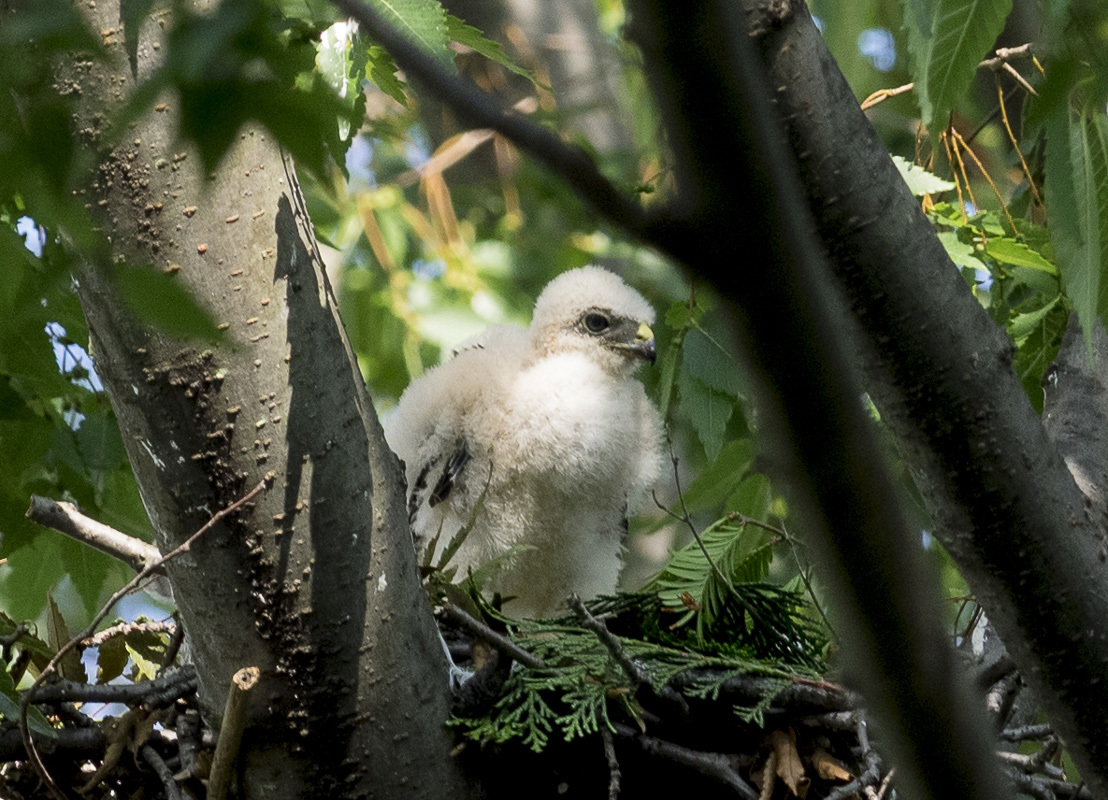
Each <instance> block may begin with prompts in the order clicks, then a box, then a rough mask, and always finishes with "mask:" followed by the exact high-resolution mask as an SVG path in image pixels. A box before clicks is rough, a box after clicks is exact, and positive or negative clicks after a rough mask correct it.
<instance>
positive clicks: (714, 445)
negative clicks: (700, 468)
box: [677, 362, 735, 461]
mask: <svg viewBox="0 0 1108 800" xmlns="http://www.w3.org/2000/svg"><path fill="white" fill-rule="evenodd" d="M677 390H678V393H679V395H680V398H681V410H682V411H683V412H684V414H685V416H686V417H688V419H689V422H690V423H691V424H692V426H693V428H694V429H695V430H696V435H697V437H698V438H699V439H700V443H701V444H702V445H703V446H704V453H705V454H706V455H707V456H708V460H709V461H715V459H716V457H717V456H718V455H719V451H720V448H721V447H723V434H724V431H725V430H726V429H727V422H728V421H729V420H730V419H731V415H732V414H733V413H734V411H735V401H734V399H733V398H731V397H728V396H727V395H725V394H724V393H723V392H719V391H717V390H715V389H713V388H711V387H710V386H708V385H707V384H705V383H704V382H703V381H701V380H699V379H697V378H696V377H695V376H694V375H692V374H691V373H690V372H689V370H688V368H687V366H686V364H685V363H684V362H682V364H681V370H680V375H679V377H678V382H677Z"/></svg>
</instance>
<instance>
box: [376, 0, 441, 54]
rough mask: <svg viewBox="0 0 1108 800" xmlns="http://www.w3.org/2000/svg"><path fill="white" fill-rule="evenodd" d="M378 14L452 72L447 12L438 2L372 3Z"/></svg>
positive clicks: (389, 0)
mask: <svg viewBox="0 0 1108 800" xmlns="http://www.w3.org/2000/svg"><path fill="white" fill-rule="evenodd" d="M370 4H371V5H372V6H374V8H375V9H376V11H377V13H379V14H380V15H381V16H382V17H384V18H385V21H386V22H388V23H389V24H390V25H392V26H393V27H394V28H396V29H397V30H398V31H400V33H401V34H403V35H404V36H405V37H406V38H408V39H409V40H410V41H412V42H415V43H416V44H417V45H419V46H420V47H421V48H422V49H423V50H425V51H426V52H427V54H428V55H430V56H431V57H432V58H434V59H435V60H436V61H437V62H439V65H440V66H443V67H446V68H447V69H449V70H451V71H453V70H455V69H456V67H455V65H454V53H453V51H452V50H451V49H450V46H449V45H450V39H449V37H448V35H447V22H446V17H447V14H446V10H445V9H443V7H442V4H441V3H439V2H438V0H370Z"/></svg>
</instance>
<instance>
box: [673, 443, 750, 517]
mask: <svg viewBox="0 0 1108 800" xmlns="http://www.w3.org/2000/svg"><path fill="white" fill-rule="evenodd" d="M754 451H755V448H754V442H753V441H752V440H750V439H736V440H734V441H731V442H728V443H727V444H725V445H724V446H723V447H722V448H721V449H720V451H719V456H718V457H717V458H716V459H715V460H714V461H713V462H712V463H710V464H708V466H706V467H705V468H704V469H703V470H701V471H700V474H699V475H697V476H696V479H695V480H694V481H693V482H692V483H691V484H690V485H689V488H688V489H686V490H685V498H684V499H685V508H687V509H688V510H689V511H694V512H695V511H705V510H707V509H713V508H718V507H719V506H720V504H722V503H723V501H724V500H726V499H727V498H728V497H730V496H731V494H732V493H733V492H734V491H735V489H736V488H737V487H738V486H739V484H740V483H741V482H742V479H743V476H745V475H746V472H747V470H749V469H750V467H751V465H752V464H753V463H754ZM734 510H736V511H741V510H742V509H734ZM744 513H747V512H744ZM751 516H754V515H753V514H751Z"/></svg>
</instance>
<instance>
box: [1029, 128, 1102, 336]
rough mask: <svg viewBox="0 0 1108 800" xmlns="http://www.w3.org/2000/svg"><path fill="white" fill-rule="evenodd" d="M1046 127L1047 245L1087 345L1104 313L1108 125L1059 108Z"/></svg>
mask: <svg viewBox="0 0 1108 800" xmlns="http://www.w3.org/2000/svg"><path fill="white" fill-rule="evenodd" d="M1045 127H1046V135H1047V141H1046V195H1047V207H1048V208H1049V209H1050V231H1051V243H1052V244H1053V245H1054V250H1055V252H1056V253H1057V254H1058V268H1059V270H1060V272H1061V274H1062V285H1063V287H1064V288H1065V291H1066V295H1067V296H1068V297H1069V299H1070V302H1071V303H1072V304H1073V309H1074V311H1075V312H1077V318H1078V320H1079V321H1080V322H1081V327H1082V329H1083V330H1084V331H1085V342H1086V345H1087V346H1089V345H1091V339H1090V335H1091V333H1090V332H1091V331H1092V330H1093V325H1094V324H1095V320H1096V318H1097V317H1098V316H1101V315H1103V314H1105V312H1106V311H1108V281H1104V280H1102V275H1103V270H1104V266H1105V265H1106V264H1108V124H1106V121H1105V118H1104V114H1103V113H1102V112H1100V111H1096V110H1091V111H1090V110H1085V111H1082V112H1081V113H1079V114H1074V113H1071V112H1070V110H1069V109H1068V107H1065V106H1063V107H1061V108H1059V109H1058V110H1057V112H1056V113H1054V114H1052V115H1051V116H1050V117H1048V118H1047V120H1046V125H1045Z"/></svg>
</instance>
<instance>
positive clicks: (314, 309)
mask: <svg viewBox="0 0 1108 800" xmlns="http://www.w3.org/2000/svg"><path fill="white" fill-rule="evenodd" d="M86 6H87V7H86ZM81 7H82V10H84V11H85V12H86V13H87V14H88V15H89V18H90V22H91V25H92V27H93V29H95V30H98V31H106V30H112V29H114V30H115V31H116V33H114V34H112V35H109V36H107V37H106V42H107V43H108V52H109V54H110V56H111V59H110V60H109V61H107V62H91V61H82V60H80V59H77V60H75V61H74V63H73V64H70V65H66V67H65V69H66V70H67V71H68V73H69V74H68V75H67V78H69V79H70V80H71V82H72V86H73V88H74V90H75V91H77V92H78V93H79V98H80V99H79V102H78V104H77V113H76V118H75V125H76V127H77V130H78V131H80V135H82V136H84V137H85V139H86V141H87V142H88V144H89V145H90V147H93V148H96V149H97V150H98V151H99V152H100V156H101V159H102V165H101V167H100V170H99V172H98V175H97V177H96V179H95V181H94V182H93V183H92V185H90V186H89V187H88V188H87V189H86V190H85V192H84V196H85V200H86V203H87V204H88V205H89V207H90V208H91V209H92V210H93V211H94V213H95V214H96V215H97V218H98V220H100V222H101V224H102V227H103V232H104V233H105V235H106V236H107V238H108V239H109V240H110V242H111V252H110V257H109V256H108V254H105V257H104V258H102V259H100V260H99V261H95V262H90V263H87V264H85V265H84V266H83V268H82V269H81V270H80V274H79V275H78V276H77V280H78V293H79V296H80V299H81V303H82V306H83V308H84V310H85V314H86V316H87V319H88V323H89V329H90V338H91V342H92V350H93V353H94V358H95V361H96V365H97V369H98V371H99V373H100V375H101V377H102V378H103V380H104V384H105V386H106V388H107V390H108V392H109V394H110V396H111V399H112V403H113V407H114V409H115V412H116V415H117V417H118V419H119V423H120V427H121V430H122V432H123V437H124V441H125V443H126V446H127V451H128V455H129V456H130V459H131V463H132V464H133V466H134V470H135V475H136V478H137V480H138V483H139V487H140V490H141V492H142V496H143V500H144V502H145V504H146V508H147V510H148V512H149V514H150V518H151V521H152V523H153V525H154V528H155V531H156V535H157V544H158V546H159V547H160V548H161V549H162V551H163V552H165V551H167V550H168V549H170V548H172V547H174V546H176V545H178V544H180V543H181V542H182V541H183V540H184V539H185V538H187V536H188V535H189V534H191V533H192V532H194V531H195V530H196V529H197V528H199V527H200V526H201V525H202V524H203V523H204V522H205V521H206V520H207V519H208V517H209V516H210V515H211V514H212V513H214V512H216V511H218V510H219V509H221V508H224V507H226V506H228V505H229V504H231V503H232V502H233V501H234V500H236V499H237V498H238V497H240V496H241V495H243V494H244V493H245V492H246V491H247V490H249V489H250V488H251V487H252V486H254V485H256V484H257V483H258V482H259V481H260V480H261V479H262V478H263V476H266V475H269V476H271V478H272V484H271V486H270V488H269V489H268V491H266V492H265V493H264V494H262V495H261V496H259V497H258V498H257V500H256V501H255V502H253V503H252V504H251V505H250V506H249V507H248V508H247V509H246V510H244V511H243V512H241V513H238V514H236V515H232V516H231V517H228V518H227V519H226V520H225V521H224V523H223V524H220V525H219V526H218V527H216V528H215V529H213V530H212V531H210V532H209V533H208V534H206V535H205V536H204V537H203V538H202V539H201V540H199V542H198V543H197V544H196V545H194V546H193V548H192V549H191V551H190V552H188V553H186V554H185V555H183V556H182V557H179V558H177V559H176V560H174V561H173V562H171V563H170V564H169V565H168V572H169V575H170V578H171V580H172V583H173V587H174V593H175V599H176V601H177V604H178V607H179V609H180V612H181V618H182V621H183V624H184V626H185V628H186V630H187V632H188V635H189V640H190V644H191V653H192V657H193V659H194V661H195V664H196V667H197V671H198V675H199V679H200V693H201V699H202V703H203V704H204V706H205V707H206V708H207V709H208V712H209V715H212V714H218V712H219V709H221V708H222V707H223V698H224V696H225V694H226V691H227V688H228V685H229V682H230V679H231V676H232V675H233V674H234V673H235V671H237V670H238V669H240V668H241V667H246V666H257V667H259V668H260V669H261V671H262V678H261V682H260V685H259V687H258V688H257V689H256V690H255V692H254V697H255V699H254V700H253V701H252V705H251V708H250V712H249V720H248V727H247V731H246V734H245V739H244V743H243V753H244V775H243V779H244V786H245V790H246V796H248V797H265V798H291V797H307V796H315V797H318V796H331V795H334V796H337V795H339V794H342V795H343V796H347V795H349V796H369V795H373V796H382V797H390V798H399V797H446V796H449V797H459V796H464V787H463V786H462V783H461V781H460V778H459V774H458V772H457V770H456V768H455V765H454V764H453V762H452V760H451V759H450V757H449V748H450V745H451V742H450V737H449V734H448V733H447V731H446V730H445V729H444V728H443V722H444V720H445V719H446V717H447V713H448V707H449V689H448V685H447V679H446V674H447V673H446V669H445V659H444V655H443V650H442V646H441V642H440V640H439V637H438V633H437V629H436V627H435V625H434V621H433V619H432V617H431V615H430V611H429V606H428V603H427V600H426V597H425V595H424V592H423V590H422V587H421V586H420V582H419V578H418V574H417V570H416V563H415V556H414V552H413V549H412V546H411V540H410V536H409V533H408V525H407V515H406V511H405V504H404V490H403V477H402V472H401V470H400V469H399V466H398V463H397V461H396V459H395V456H393V455H392V453H391V452H390V451H389V450H388V448H387V446H386V445H385V443H384V438H383V436H382V433H381V429H380V426H379V424H378V422H377V418H376V415H375V413H374V410H373V406H372V404H371V402H370V400H369V398H368V396H367V395H366V393H365V388H364V386H363V384H362V379H361V376H360V373H359V371H358V369H357V366H356V362H355V360H354V358H353V356H352V353H351V350H350V347H349V345H348V342H347V340H346V336H345V333H344V330H343V327H342V323H341V320H340V319H339V317H338V312H337V304H336V302H335V299H334V297H333V295H332V292H331V288H330V286H329V285H328V283H327V279H326V276H325V274H324V270H323V265H322V263H321V261H320V259H319V257H318V253H317V249H316V246H315V243H314V240H313V236H312V229H311V224H310V222H309V221H308V219H307V216H306V214H305V212H304V207H303V199H302V197H301V195H300V192H299V189H298V186H297V183H296V178H295V171H294V169H293V166H292V164H291V162H290V161H289V160H288V159H287V158H284V157H283V155H282V153H281V151H280V149H279V147H278V146H277V144H276V142H274V141H273V140H272V137H270V136H269V135H267V134H266V133H265V131H263V130H260V129H246V130H243V131H242V134H241V138H240V140H239V141H238V142H237V144H236V145H235V146H234V147H233V148H232V149H231V151H230V152H229V153H228V154H227V155H226V157H225V158H224V160H223V161H222V163H221V164H220V165H219V167H218V168H217V169H216V170H215V171H214V173H212V174H211V175H206V174H204V170H203V169H202V167H201V164H200V159H199V158H198V157H197V155H196V154H195V153H194V152H193V151H192V150H190V149H189V148H188V147H187V146H185V145H182V144H181V143H179V142H176V141H175V140H174V137H175V130H176V125H175V118H176V115H175V109H174V104H175V103H176V100H177V98H176V97H172V96H171V97H166V98H163V99H164V102H165V108H164V109H163V110H161V111H159V112H151V113H149V114H147V115H146V116H145V117H143V118H142V119H141V120H140V121H139V122H138V123H137V125H136V126H135V127H134V128H133V130H130V131H128V132H127V134H126V135H125V136H123V137H122V139H123V142H122V143H121V144H119V145H118V146H116V147H115V148H114V149H110V150H109V149H108V145H107V142H106V141H105V140H104V139H103V138H102V134H101V130H100V129H101V127H102V123H103V120H104V119H105V113H106V112H108V111H109V110H110V109H111V108H113V107H116V106H117V105H118V103H119V101H120V99H121V98H123V97H126V95H127V94H128V92H129V91H130V89H131V88H132V87H133V86H134V85H135V83H136V82H137V81H140V80H141V79H142V78H144V77H146V76H148V75H149V74H150V72H151V71H152V70H153V69H154V67H155V65H156V63H157V58H158V54H159V50H158V47H157V46H156V44H155V43H156V42H157V41H158V40H159V39H160V38H161V37H162V36H163V34H164V32H163V24H164V25H166V26H171V25H172V24H173V17H172V14H170V13H169V12H167V11H157V12H155V13H154V14H153V15H151V16H150V17H148V18H147V19H146V20H145V22H144V25H143V28H142V35H141V39H140V44H139V48H138V59H137V64H136V66H135V70H134V71H132V67H131V66H130V65H129V64H128V61H127V58H126V56H125V54H124V52H123V50H124V48H123V44H122V42H123V36H122V32H121V31H120V27H121V24H122V23H121V21H120V10H119V5H118V3H115V2H107V1H106V0H101V1H100V2H99V3H95V4H93V3H89V4H82V5H81ZM118 261H125V262H127V263H128V264H131V265H134V266H140V265H152V268H153V269H157V270H165V269H168V270H171V271H173V273H174V275H175V279H176V280H178V281H180V282H181V283H182V285H183V286H185V287H187V288H188V289H189V290H190V292H191V293H192V295H193V296H194V297H196V298H197V299H198V300H199V302H201V303H202V304H203V305H204V306H206V307H207V309H208V310H209V311H210V312H211V314H212V315H213V317H214V319H215V320H216V321H217V322H219V323H223V324H225V326H226V332H225V337H224V338H223V340H222V341H220V342H219V343H218V344H215V345H212V346H204V345H200V344H197V343H194V342H183V341H175V340H173V339H172V338H170V337H168V336H166V335H164V334H163V333H161V332H159V331H157V330H153V329H151V328H150V327H148V326H144V325H142V324H140V323H139V322H137V321H136V320H135V318H134V317H133V316H132V314H131V313H129V311H128V310H127V307H126V306H125V305H124V304H123V302H122V301H121V300H120V299H119V297H118V295H117V293H116V291H115V286H114V284H113V282H112V280H111V279H110V274H111V265H112V263H115V262H118Z"/></svg>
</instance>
